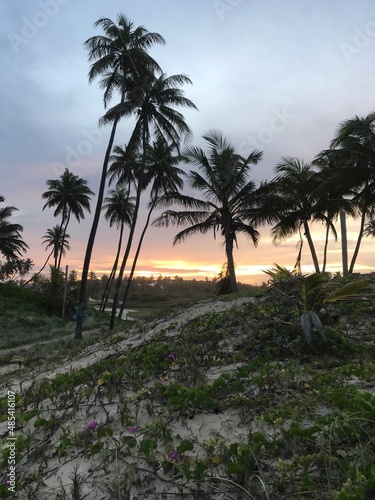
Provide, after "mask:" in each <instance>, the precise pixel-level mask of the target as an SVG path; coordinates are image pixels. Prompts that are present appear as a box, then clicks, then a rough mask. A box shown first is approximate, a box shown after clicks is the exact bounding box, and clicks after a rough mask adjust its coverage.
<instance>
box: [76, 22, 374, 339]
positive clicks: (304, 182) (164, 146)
mask: <svg viewBox="0 0 375 500" xmlns="http://www.w3.org/2000/svg"><path fill="white" fill-rule="evenodd" d="M95 26H96V27H100V28H102V30H103V34H102V35H98V36H94V37H92V38H90V39H89V40H87V41H86V43H85V45H86V47H87V49H88V51H89V60H90V61H91V62H92V65H91V68H90V72H89V81H90V82H91V81H93V80H95V79H99V84H100V86H101V87H102V88H103V90H104V99H103V100H104V107H105V109H106V112H105V114H104V116H103V117H102V118H101V119H100V124H101V125H106V124H111V125H112V130H111V134H110V139H109V143H108V146H107V150H106V154H105V157H104V162H103V168H102V175H101V181H100V186H99V191H98V197H97V204H96V209H95V214H94V220H93V224H92V228H91V232H90V236H89V238H88V244H87V249H86V255H85V260H84V264H83V272H82V279H81V288H80V300H79V302H80V303H79V310H78V321H77V327H76V338H77V339H80V338H81V337H82V319H83V310H84V306H85V303H86V285H87V277H88V273H89V265H90V259H91V255H92V251H93V246H94V241H95V236H96V232H97V228H98V224H99V220H100V215H101V211H102V210H103V202H104V209H105V210H106V218H107V219H108V220H109V222H110V224H112V225H113V224H115V225H117V226H119V228H120V237H119V242H118V247H117V254H116V259H115V262H114V264H113V268H112V272H111V276H110V280H109V286H111V283H115V290H114V299H113V306H112V313H111V322H110V327H111V328H113V326H114V321H115V317H116V314H117V309H118V304H119V302H120V296H119V294H120V288H121V282H122V279H123V275H124V270H125V267H126V265H127V263H128V260H129V256H130V251H131V248H132V244H133V239H134V234H135V229H136V225H137V222H138V213H139V207H140V202H141V196H142V194H143V193H144V192H145V191H146V190H147V189H148V191H149V193H150V201H149V205H148V207H149V213H148V216H147V220H146V224H145V227H144V229H143V231H142V233H141V237H140V240H139V242H138V245H137V249H136V251H135V256H134V258H133V262H132V264H133V266H132V270H131V272H130V276H132V275H133V273H134V269H135V265H136V262H137V258H138V255H139V251H140V248H141V245H142V241H143V237H144V234H145V231H146V230H147V227H148V226H149V223H150V220H151V214H152V212H153V210H154V209H155V208H157V207H165V208H167V210H165V211H164V212H163V213H162V215H160V216H159V217H158V218H157V219H156V220H155V221H154V224H156V225H159V226H168V225H176V226H188V227H185V228H184V229H182V230H181V231H180V232H179V233H178V234H177V235H176V237H175V240H174V243H178V242H181V241H183V240H184V239H185V238H187V237H189V236H192V235H194V234H197V233H206V232H208V231H211V230H213V232H214V235H215V236H216V234H218V233H219V234H221V236H222V237H223V240H224V245H225V253H226V268H225V278H226V282H227V291H229V292H233V291H236V288H237V283H236V276H235V264H234V258H233V249H234V247H235V245H237V243H238V240H237V236H238V234H241V233H242V234H245V235H247V236H248V237H249V238H250V240H251V241H252V242H253V244H254V245H256V244H257V243H258V241H259V237H260V235H259V231H258V227H259V226H260V225H261V224H264V223H269V224H272V226H273V227H272V235H273V239H274V242H278V241H280V240H282V239H284V238H286V237H289V236H292V235H294V234H296V233H299V234H300V241H301V243H300V250H299V255H298V258H297V263H296V266H297V268H298V266H299V265H300V258H301V251H302V244H303V241H304V238H303V236H305V237H306V240H307V242H308V245H309V249H310V251H311V256H312V260H313V263H314V267H315V271H316V272H320V271H321V270H323V271H324V270H325V268H326V263H327V246H328V239H329V234H330V232H332V234H333V235H334V237H337V233H336V230H335V226H334V222H335V220H336V219H337V218H338V216H339V214H341V217H343V215H344V214H349V215H351V216H357V215H359V216H360V217H361V226H360V232H359V238H358V243H357V246H356V249H355V252H354V255H353V258H352V262H351V265H350V268H349V272H352V271H353V269H354V264H355V261H356V258H357V255H358V250H359V245H360V240H361V238H362V235H363V234H365V233H366V231H367V232H370V230H371V227H372V226H371V224H372V222H371V221H372V207H373V206H374V200H373V198H372V193H373V189H372V187H373V186H372V182H373V181H372V176H373V162H374V146H375V144H374V127H373V123H374V116H373V115H369V116H368V117H366V118H364V119H361V118H358V117H356V118H355V119H353V120H349V121H348V122H345V123H343V124H341V126H340V129H339V131H338V134H337V137H336V138H335V139H334V141H333V142H332V145H331V148H330V149H329V150H327V151H323V152H322V153H321V154H319V155H318V157H317V158H316V160H315V161H314V162H312V163H305V162H303V161H302V160H299V159H296V158H291V157H287V158H283V159H282V161H281V162H280V163H279V165H278V166H277V167H276V174H277V175H276V177H275V178H274V179H273V180H271V181H270V182H264V183H262V184H261V185H260V186H256V185H255V183H254V182H253V181H251V180H250V178H249V169H250V165H251V164H255V163H257V162H258V161H259V160H260V159H261V157H262V152H260V151H253V152H252V153H251V154H250V155H249V156H248V157H247V158H244V157H242V156H240V155H239V154H237V153H236V151H235V148H234V146H233V145H232V144H231V143H230V142H229V141H228V139H227V138H226V137H224V136H223V135H222V134H221V133H220V132H218V131H211V132H209V133H207V134H205V136H204V139H205V140H206V142H207V145H208V151H207V152H204V151H203V150H202V149H201V148H197V147H188V148H185V150H183V151H181V145H182V144H183V142H185V141H186V140H188V139H190V138H191V130H190V128H189V126H188V125H187V123H186V121H185V118H184V116H183V115H182V114H181V113H180V111H178V110H177V109H176V108H181V107H186V108H191V109H196V108H195V105H194V104H193V102H191V101H190V100H189V99H187V98H186V97H185V95H184V93H183V91H182V90H181V88H180V87H181V86H182V85H185V84H189V83H191V82H190V80H189V78H188V77H187V76H185V75H173V76H167V75H166V74H165V73H163V72H162V70H161V68H160V66H159V65H158V64H157V62H156V61H155V60H154V59H153V58H152V57H151V56H150V55H149V53H148V50H149V49H150V48H151V47H152V46H154V45H155V44H164V43H165V41H164V39H163V37H162V36H161V35H159V34H157V33H151V32H149V31H147V30H146V29H145V28H144V27H142V26H140V27H137V28H135V27H134V26H133V24H132V23H131V22H130V21H129V20H128V19H127V18H126V17H125V16H124V15H119V16H118V18H117V23H115V22H113V21H111V20H110V19H107V18H102V19H99V20H98V21H97V22H96V24H95ZM116 96H117V102H116V103H115V104H114V105H113V106H111V107H109V104H110V102H111V101H112V99H114V98H115V97H116ZM127 117H133V118H135V126H134V129H133V132H132V133H131V135H130V138H129V140H128V143H127V144H125V145H123V146H119V145H117V146H116V145H114V141H115V136H116V130H117V125H118V123H119V121H120V120H121V119H123V118H127ZM180 161H185V162H187V163H189V164H191V165H194V166H197V167H198V169H199V171H194V170H193V171H191V172H190V173H188V174H187V175H185V174H184V172H183V171H181V170H178V167H177V164H178V163H179V162H180ZM184 179H185V180H187V181H188V184H189V186H190V188H191V189H193V190H198V191H200V192H201V193H203V197H197V196H194V195H187V194H183V193H182V192H181V189H182V186H183V180H184ZM107 183H108V185H111V184H112V183H115V184H116V186H115V189H113V190H111V191H110V196H109V197H107V198H106V199H105V200H104V196H105V189H106V186H107ZM119 202H121V204H122V205H121V206H119V207H117V205H118V203H119ZM176 204H177V205H180V207H182V208H183V210H176V209H173V207H172V208H169V206H171V205H176ZM116 207H117V208H116ZM315 222H318V223H321V224H324V225H325V227H326V243H325V248H324V258H323V265H322V269H321V267H320V264H319V260H318V256H317V252H316V248H315V245H314V241H313V237H312V235H311V223H315ZM366 222H367V226H366V225H365V224H366ZM125 226H128V227H129V234H128V237H127V242H126V245H125V250H124V251H123V255H122V258H121V246H122V240H123V232H124V227H125ZM366 228H367V229H366ZM120 262H121V263H120ZM130 284H131V279H129V280H128V284H127V290H126V292H125V295H124V297H122V301H121V307H120V312H119V316H121V314H122V309H123V307H124V305H125V301H126V296H127V293H128V291H129V286H130ZM106 294H107V295H106V296H105V297H104V298H103V300H104V304H105V303H106V302H105V301H106V299H107V298H108V291H107V292H106Z"/></svg>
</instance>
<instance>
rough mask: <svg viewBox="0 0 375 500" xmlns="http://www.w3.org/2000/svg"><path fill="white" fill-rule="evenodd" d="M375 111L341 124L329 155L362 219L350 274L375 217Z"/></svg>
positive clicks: (357, 213)
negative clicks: (344, 180)
mask: <svg viewBox="0 0 375 500" xmlns="http://www.w3.org/2000/svg"><path fill="white" fill-rule="evenodd" d="M374 123H375V112H372V113H370V114H369V115H367V116H365V117H363V118H360V117H358V116H355V117H354V118H351V119H349V120H346V121H344V122H342V123H341V124H340V127H339V129H338V132H337V134H336V137H335V138H334V139H333V141H332V142H331V150H330V153H331V154H332V155H334V157H335V159H336V161H337V162H338V163H340V164H341V172H340V174H341V177H345V178H346V181H347V182H348V184H349V185H350V187H351V190H352V203H353V205H354V206H355V207H356V215H357V216H359V217H360V228H359V233H358V238H357V243H356V246H355V249H354V253H353V256H352V260H351V263H350V267H349V273H352V272H353V270H354V266H355V263H356V260H357V257H358V253H359V249H360V245H361V241H362V237H363V235H364V230H365V225H366V221H367V220H369V219H370V220H371V219H372V218H373V216H374V215H375V128H374Z"/></svg>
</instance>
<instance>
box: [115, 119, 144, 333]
mask: <svg viewBox="0 0 375 500" xmlns="http://www.w3.org/2000/svg"><path fill="white" fill-rule="evenodd" d="M146 146H147V140H146V123H143V130H142V148H143V154H142V170H141V173H140V175H139V179H138V186H137V193H136V199H135V206H134V213H133V218H132V223H131V226H130V231H129V237H128V243H127V245H126V249H125V253H124V257H123V259H122V262H121V267H120V271H119V274H118V277H117V281H116V290H115V295H114V297H113V305H112V311H111V319H110V323H109V329H110V330H113V328H114V326H115V319H116V312H117V303H118V298H119V295H120V288H121V282H122V277H123V275H124V271H125V267H126V263H127V261H128V258H129V254H130V249H131V246H132V243H133V237H134V232H135V227H136V225H137V219H138V212H139V205H140V201H141V193H142V177H143V172H144V171H145V168H146V154H147V152H146Z"/></svg>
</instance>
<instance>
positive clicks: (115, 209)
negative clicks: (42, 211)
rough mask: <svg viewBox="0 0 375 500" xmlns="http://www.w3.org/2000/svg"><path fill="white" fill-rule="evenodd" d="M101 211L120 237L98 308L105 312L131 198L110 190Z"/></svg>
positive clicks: (128, 221) (130, 213)
mask: <svg viewBox="0 0 375 500" xmlns="http://www.w3.org/2000/svg"><path fill="white" fill-rule="evenodd" d="M103 210H104V211H105V214H104V217H105V219H106V220H107V221H108V222H109V225H110V227H112V226H117V228H119V229H120V236H119V240H118V244H117V252H116V257H115V260H114V263H113V266H112V270H111V273H110V275H109V279H108V281H107V283H106V287H105V290H104V293H103V297H102V303H101V306H100V310H102V311H104V310H105V307H106V304H107V300H108V297H109V292H110V289H111V285H112V283H113V281H114V279H115V277H116V272H117V266H118V261H119V257H120V252H121V246H122V238H123V234H124V228H125V225H128V226H130V224H131V220H132V216H133V213H134V201H133V199H132V198H129V193H128V191H127V190H126V189H122V188H116V189H112V190H111V191H110V192H109V196H108V197H107V198H105V199H104V205H103Z"/></svg>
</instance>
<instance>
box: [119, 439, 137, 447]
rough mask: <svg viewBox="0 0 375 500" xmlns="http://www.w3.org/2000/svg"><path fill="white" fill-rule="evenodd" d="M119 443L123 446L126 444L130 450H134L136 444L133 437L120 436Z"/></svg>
mask: <svg viewBox="0 0 375 500" xmlns="http://www.w3.org/2000/svg"><path fill="white" fill-rule="evenodd" d="M121 441H122V442H123V443H124V444H127V445H128V446H130V448H134V446H136V444H137V440H136V439H135V437H133V436H122V439H121Z"/></svg>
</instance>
